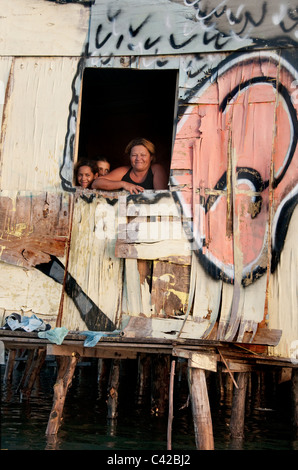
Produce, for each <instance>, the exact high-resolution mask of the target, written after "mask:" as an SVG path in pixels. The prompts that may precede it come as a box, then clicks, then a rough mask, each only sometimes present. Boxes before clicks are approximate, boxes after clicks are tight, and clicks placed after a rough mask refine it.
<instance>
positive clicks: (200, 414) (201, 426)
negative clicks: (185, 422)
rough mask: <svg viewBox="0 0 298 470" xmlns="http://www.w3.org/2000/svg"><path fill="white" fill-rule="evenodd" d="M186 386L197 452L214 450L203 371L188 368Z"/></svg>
mask: <svg viewBox="0 0 298 470" xmlns="http://www.w3.org/2000/svg"><path fill="white" fill-rule="evenodd" d="M188 386H189V391H190V397H191V407H192V414H193V421H194V430H195V440H196V447H197V449H199V450H214V439H213V428H212V419H211V411H210V404H209V397H208V390H207V383H206V376H205V371H204V370H203V369H197V368H191V367H188Z"/></svg>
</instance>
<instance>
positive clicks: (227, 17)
mask: <svg viewBox="0 0 298 470" xmlns="http://www.w3.org/2000/svg"><path fill="white" fill-rule="evenodd" d="M240 5H241V14H240V12H239V8H240ZM279 6H280V5H279V3H278V0H272V1H271V2H270V4H268V5H267V4H266V8H265V7H264V5H263V4H260V3H255V4H253V5H252V4H248V5H242V4H241V3H239V2H238V1H234V2H232V4H231V5H229V13H227V12H226V14H222V4H221V3H219V2H218V1H215V0H213V1H210V2H208V4H207V5H205V4H204V9H203V11H201V8H200V9H199V8H198V5H197V2H182V1H175V2H170V3H169V2H168V1H159V2H152V1H150V0H141V1H140V0H133V1H132V0H121V2H120V3H119V1H117V2H116V1H113V2H111V1H109V2H107V1H106V0H97V1H96V2H95V3H93V4H92V8H91V28H90V38H89V41H90V45H89V53H90V54H92V55H93V56H98V55H100V56H102V57H110V56H112V55H117V56H136V55H137V56H153V58H152V59H151V60H152V61H153V59H154V56H156V55H167V56H168V55H175V54H176V55H177V54H190V53H197V52H198V51H199V52H210V51H215V52H218V51H219V50H221V51H222V50H229V51H233V50H238V49H239V44H241V46H240V47H241V48H243V49H244V48H248V47H249V46H253V45H254V44H255V41H257V39H258V38H260V39H262V41H266V40H269V39H270V44H272V42H273V43H274V40H275V39H276V38H278V37H279V36H280V34H281V31H280V21H273V20H272V18H276V16H278V14H279V12H280V9H279ZM117 7H118V9H117ZM287 8H290V5H289V2H286V4H285V9H287ZM111 12H113V15H112V13H111ZM111 15H112V16H111ZM232 18H235V19H236V20H235V21H234V20H233V21H232V20H231V19H232ZM248 18H249V19H250V20H249V21H248ZM282 18H283V17H282ZM287 20H288V21H289V23H290V26H288V29H287V33H285V32H284V31H283V37H284V40H285V41H287V40H288V43H289V44H290V45H292V42H293V41H294V42H295V40H296V37H295V32H294V31H295V27H294V26H295V18H292V19H291V18H290V17H289V16H287ZM145 59H146V57H145V58H144V59H143V61H144V63H147V62H148V60H147V61H145ZM154 63H155V62H154ZM138 65H139V64H138ZM185 68H186V66H185Z"/></svg>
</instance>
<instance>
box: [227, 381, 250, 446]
mask: <svg viewBox="0 0 298 470" xmlns="http://www.w3.org/2000/svg"><path fill="white" fill-rule="evenodd" d="M247 383H248V373H247V372H240V373H239V374H238V377H237V386H238V388H235V389H234V393H233V402H232V413H231V421H230V431H231V437H232V438H233V439H243V437H244V421H245V395H246V389H247Z"/></svg>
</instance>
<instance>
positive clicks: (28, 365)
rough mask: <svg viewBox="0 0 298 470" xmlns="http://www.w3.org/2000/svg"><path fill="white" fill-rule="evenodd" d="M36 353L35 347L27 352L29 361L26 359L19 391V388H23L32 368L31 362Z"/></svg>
mask: <svg viewBox="0 0 298 470" xmlns="http://www.w3.org/2000/svg"><path fill="white" fill-rule="evenodd" d="M34 355H35V349H29V350H28V353H27V361H26V366H25V370H24V372H23V376H22V378H21V381H20V383H19V385H18V387H17V392H19V390H22V388H23V387H24V385H25V382H26V379H27V375H28V374H29V371H30V369H31V364H32V362H33V359H34Z"/></svg>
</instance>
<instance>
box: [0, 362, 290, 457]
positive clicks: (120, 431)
mask: <svg viewBox="0 0 298 470" xmlns="http://www.w3.org/2000/svg"><path fill="white" fill-rule="evenodd" d="M18 369H20V370H15V371H14V377H13V381H12V383H11V384H4V383H3V376H4V367H3V366H1V385H2V393H1V449H7V450H109V451H131V450H149V451H160V452H165V451H166V449H167V426H168V420H167V413H166V414H165V415H164V416H160V415H158V413H156V412H153V411H152V409H151V408H150V403H148V401H147V402H146V400H145V401H144V402H141V403H138V400H137V399H136V395H135V382H134V379H133V378H132V376H130V375H128V376H124V378H122V382H121V383H122V388H121V387H120V389H119V406H118V416H117V418H116V419H114V420H109V419H108V418H107V404H106V388H105V387H104V385H102V384H99V383H98V380H97V368H96V365H94V363H82V364H81V365H79V366H78V367H77V370H76V374H75V377H74V380H73V382H72V386H71V388H70V389H69V391H68V394H67V398H66V402H65V406H64V412H63V422H62V425H61V427H60V429H59V432H58V435H57V436H55V437H47V436H46V435H45V430H46V427H47V423H48V419H49V415H50V412H51V408H52V399H53V385H54V384H55V379H56V367H55V363H51V362H49V361H47V363H46V365H45V366H44V367H43V368H42V370H41V373H40V376H39V378H38V380H37V382H36V384H35V386H34V389H33V390H32V393H31V396H30V399H29V400H28V399H22V397H21V396H20V394H19V393H18V392H17V385H18V383H19V380H20V377H21V374H22V367H20V366H19V367H18ZM124 384H125V386H124ZM209 387H211V392H210V403H211V411H212V419H213V432H214V444H215V450H221V451H222V450H231V449H242V450H287V451H289V450H297V449H298V440H297V436H296V434H295V433H294V432H293V429H292V426H291V413H290V406H289V396H290V395H289V390H288V388H287V385H285V386H284V389H283V390H282V391H281V389H282V387H280V388H279V391H278V393H276V387H275V388H274V393H273V391H271V392H269V394H268V393H267V396H266V400H265V401H264V400H263V401H262V402H260V401H258V402H257V401H256V399H255V398H254V397H250V398H249V400H247V410H246V420H245V439H244V440H243V441H241V440H240V441H239V440H237V441H234V442H233V441H232V440H231V438H230V434H229V421H230V414H231V393H230V392H229V391H228V392H226V396H225V397H224V398H223V397H220V396H219V394H218V391H216V385H215V384H214V380H213V382H212V380H211V382H210V384H209ZM269 389H270V387H269ZM268 395H269V396H268ZM187 398H188V389H187V382H186V380H184V379H183V377H182V380H179V377H178V376H177V375H176V377H175V390H174V403H175V407H174V419H173V425H172V449H173V451H177V452H182V451H184V452H185V451H189V452H190V451H195V450H196V448H195V437H194V429H193V421H192V415H191V409H190V406H186V405H187Z"/></svg>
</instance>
